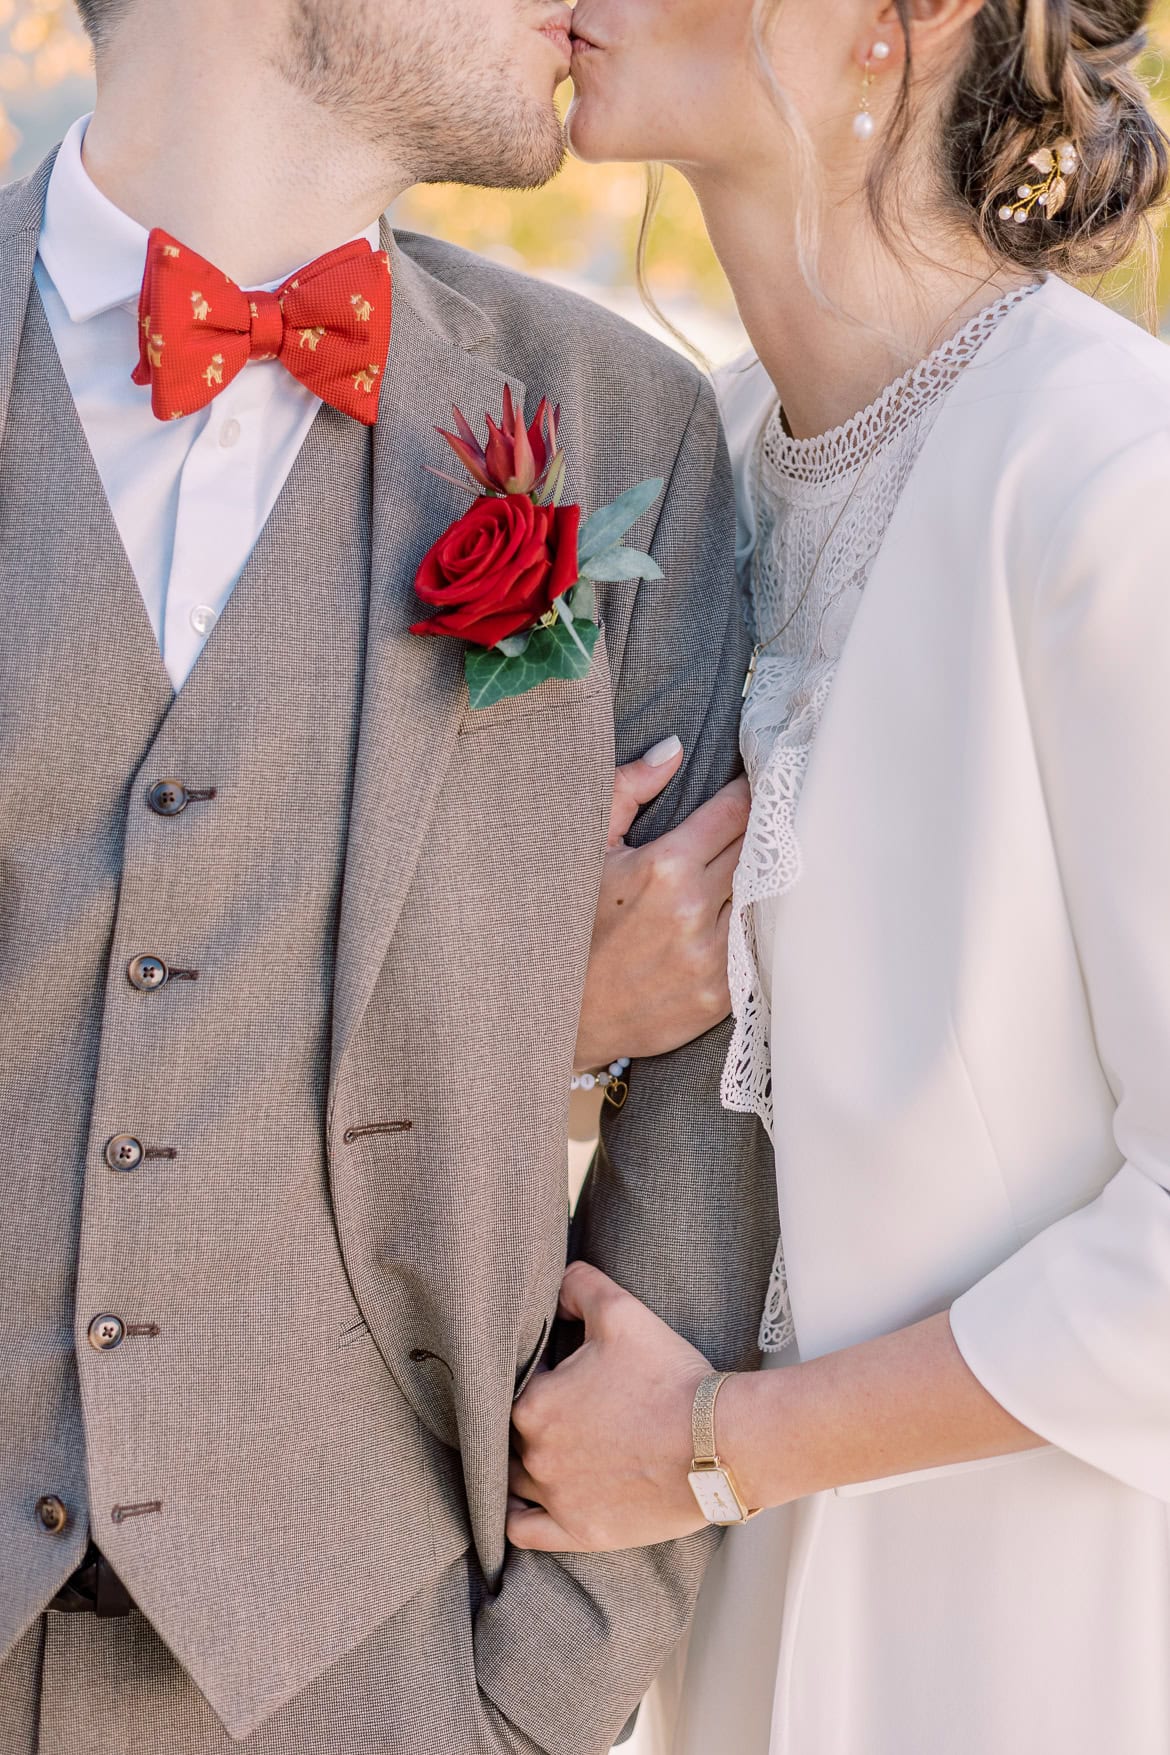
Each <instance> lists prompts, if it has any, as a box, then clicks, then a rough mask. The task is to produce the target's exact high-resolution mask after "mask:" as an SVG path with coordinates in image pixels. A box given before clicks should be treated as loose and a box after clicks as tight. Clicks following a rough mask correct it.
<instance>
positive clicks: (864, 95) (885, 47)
mask: <svg viewBox="0 0 1170 1755" xmlns="http://www.w3.org/2000/svg"><path fill="white" fill-rule="evenodd" d="M889 58H890V45H889V43H887V42H884V41H883V40H882V38H880V37H879V38H878V40H877V42H876V43H875V44H874V45H873V48H872V49H871V50H870V51H869V54H868V55H867V56H866V59H865V73H864V75H863V77H862V81H861V108H860V109H859V110H858V112H857V114H856V116H854V118H853V134H854V138H855V139H857V140H860V141H863V142H864V141H869V140H872V139H873V137H874V135H875V134H876V133H877V123H876V122H875V121H874V119H873V112H872V111H871V110H870V107H869V92H870V87H871V86H872V85H873V63H874V62H875V61H888V60H889Z"/></svg>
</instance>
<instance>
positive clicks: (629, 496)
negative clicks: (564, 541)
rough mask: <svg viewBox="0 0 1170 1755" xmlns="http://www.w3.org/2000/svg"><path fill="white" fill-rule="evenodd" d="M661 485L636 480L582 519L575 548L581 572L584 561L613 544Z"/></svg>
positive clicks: (648, 508) (650, 504)
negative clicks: (607, 503)
mask: <svg viewBox="0 0 1170 1755" xmlns="http://www.w3.org/2000/svg"><path fill="white" fill-rule="evenodd" d="M664 485H665V484H664V483H663V482H662V481H659V480H655V481H643V482H640V483H639V484H638V486H637V487H632V488H629V489H628V490H627V491H626V492H625V493H624V494H622V495H621V496H620V498H618V499H616V500H615V501H614V502H613V505H612V506H603V507H602V509H601V511H600V512H594V514H593V516H592V517H591V518H587V519H586V520H585V522H584V524H583V525H582V526H581V538H580V545H579V548H578V554H579V556H580V563H581V570H582V572H584V570H585V565H586V562H588V561H592V560H594V559H596V557H597V556H598V555H603V554H605V553H606V551H607V550H609V549H611V548H614V547H616V545H617V544H618V543H619V542H620V541H621V539H622V537H623V536H625V535H626V533H627V532H628V531H630V530H632V529H633V528H634V525H635V524H636V523H637V522H638V519H639V518H640V517H641V516H642V514H643V513H644V512H648V511H649V510H650V508H651V506H652V505H653V504H654V502H655V500H656V499H657V498H658V497H659V495H660V494H661V492H662V489H663V486H664Z"/></svg>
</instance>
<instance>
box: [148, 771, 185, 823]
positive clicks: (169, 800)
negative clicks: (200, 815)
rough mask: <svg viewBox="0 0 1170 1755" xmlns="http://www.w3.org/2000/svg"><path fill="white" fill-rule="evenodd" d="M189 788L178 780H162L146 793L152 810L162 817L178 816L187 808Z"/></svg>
mask: <svg viewBox="0 0 1170 1755" xmlns="http://www.w3.org/2000/svg"><path fill="white" fill-rule="evenodd" d="M187 801H188V793H187V788H186V787H185V786H184V785H183V784H182V783H181V782H180V781H178V780H160V781H159V782H158V784H157V785H156V786H152V787H151V789H150V791H149V792H148V793H147V795H146V802H147V804H148V805H149V806H150V808H151V810H152V811H154V812H155V814H156V815H157V816H160V817H177V816H178V815H179V812H180V811H184V810H186V808H187Z"/></svg>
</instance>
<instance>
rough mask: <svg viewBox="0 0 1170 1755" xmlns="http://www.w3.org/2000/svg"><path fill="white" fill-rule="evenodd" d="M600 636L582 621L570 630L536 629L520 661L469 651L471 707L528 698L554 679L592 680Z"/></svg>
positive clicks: (494, 652) (560, 624)
mask: <svg viewBox="0 0 1170 1755" xmlns="http://www.w3.org/2000/svg"><path fill="white" fill-rule="evenodd" d="M600 632H601V630H600V629H599V628H598V627H597V626H596V625H595V624H594V623H592V622H587V621H582V622H580V623H579V624H578V626H577V627H575V628H569V627H567V626H566V625H565V623H564V622H560V621H558V622H557V623H556V624H555V625H554V626H553V627H551V628H537V629H535V631H534V632H533V634H532V637H531V639H530V640H529V642H528V646H527V649H526V650H525V651H524V653H523V654H522V655H521V656H520V657H519V658H509V657H507V655H506V654H505V653H503V652H500V651H498V650H497V649H495V648H493V649H492V650H491V651H486V650H485V649H484V648H483V647H478V646H477V647H475V648H474V649H472V650H469V651H468V653H467V657H466V661H465V665H464V669H465V673H466V676H467V692H468V695H469V696H470V699H471V705H472V706H473V707H475V708H484V707H492V706H494V705H495V703H496V702H497V701H506V700H509V699H511V698H512V697H513V696H515V695H526V694H527V693H528V691H529V690H530V689H535V688H537V687H539V685H540V684H541V683H542V682H548V681H550V680H551V679H552V678H554V677H555V678H558V679H559V680H560V681H562V682H576V681H579V680H580V679H581V678H583V677H586V676H588V674H589V667H590V664H591V662H592V658H593V649H594V647H595V646H596V644H597V641H598V637H599V635H600ZM574 636H575V637H574Z"/></svg>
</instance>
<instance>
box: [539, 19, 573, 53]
mask: <svg viewBox="0 0 1170 1755" xmlns="http://www.w3.org/2000/svg"><path fill="white" fill-rule="evenodd" d="M540 34H541V36H545V37H547V38H548V40H549V42H550V43H551V44H552V45H553V48H554V49H559V50H560V52H561V54H562V55H563V56H564V58H565V61H566V63H567V62H568V61H569V60H570V59H571V58H572V54H573V43H572V39H571V38H570V36H569V27H568V25H567V24H562V23H561V22H560V20H559V19H555V18H554V19H550V21H549V22H548V24H542V25H541V27H540Z"/></svg>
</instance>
